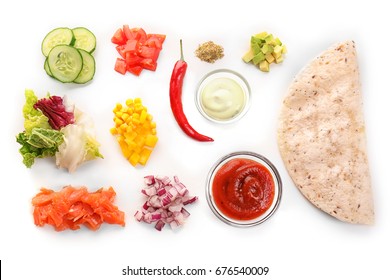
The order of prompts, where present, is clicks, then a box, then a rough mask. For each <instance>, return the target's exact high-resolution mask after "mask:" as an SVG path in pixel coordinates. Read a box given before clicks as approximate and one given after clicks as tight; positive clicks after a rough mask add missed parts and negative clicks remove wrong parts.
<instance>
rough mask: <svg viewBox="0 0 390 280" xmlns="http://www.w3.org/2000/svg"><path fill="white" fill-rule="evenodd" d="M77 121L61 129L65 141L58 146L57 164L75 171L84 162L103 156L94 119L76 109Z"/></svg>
mask: <svg viewBox="0 0 390 280" xmlns="http://www.w3.org/2000/svg"><path fill="white" fill-rule="evenodd" d="M76 117H77V118H76V123H74V124H69V125H67V126H66V127H64V128H62V129H61V132H63V133H64V142H63V143H62V144H61V145H60V146H59V147H58V152H57V153H56V164H57V166H58V167H63V168H67V169H68V171H69V172H74V171H75V170H76V169H77V167H79V166H80V165H81V164H82V163H84V162H86V161H89V160H93V159H96V158H98V157H99V158H103V156H102V155H101V154H100V152H99V146H100V144H99V143H98V142H97V141H96V138H95V131H94V126H93V122H92V120H91V119H90V118H89V116H87V115H86V114H83V113H82V112H80V111H76Z"/></svg>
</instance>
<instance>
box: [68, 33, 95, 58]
mask: <svg viewBox="0 0 390 280" xmlns="http://www.w3.org/2000/svg"><path fill="white" fill-rule="evenodd" d="M72 32H73V35H74V37H75V41H74V44H73V46H74V47H75V48H78V49H82V50H85V51H87V52H89V53H92V52H93V51H94V50H95V48H96V37H95V35H94V34H93V33H92V32H91V31H89V30H88V29H87V28H85V27H76V28H73V29H72Z"/></svg>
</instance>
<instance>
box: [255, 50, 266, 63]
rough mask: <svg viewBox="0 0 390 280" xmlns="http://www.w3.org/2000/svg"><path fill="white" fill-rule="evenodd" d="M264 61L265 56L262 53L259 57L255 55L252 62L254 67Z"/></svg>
mask: <svg viewBox="0 0 390 280" xmlns="http://www.w3.org/2000/svg"><path fill="white" fill-rule="evenodd" d="M264 59H265V55H264V54H263V53H262V52H259V53H258V54H257V55H255V56H254V57H253V60H252V62H253V64H254V65H257V64H259V63H260V62H261V61H263V60H264Z"/></svg>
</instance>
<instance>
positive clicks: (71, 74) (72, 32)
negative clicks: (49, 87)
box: [41, 27, 96, 84]
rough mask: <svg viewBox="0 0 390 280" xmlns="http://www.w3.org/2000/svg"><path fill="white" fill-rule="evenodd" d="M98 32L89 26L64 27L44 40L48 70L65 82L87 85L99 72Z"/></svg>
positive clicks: (54, 31)
mask: <svg viewBox="0 0 390 280" xmlns="http://www.w3.org/2000/svg"><path fill="white" fill-rule="evenodd" d="M95 48H96V37H95V35H94V34H93V33H92V32H91V31H90V30H88V29H87V28H85V27H77V28H73V29H70V28H67V27H60V28H56V29H53V30H52V31H50V32H49V33H48V34H47V35H46V36H45V38H44V39H43V41H42V46H41V50H42V54H43V55H44V56H45V58H46V59H45V64H44V69H45V71H46V73H47V74H48V75H49V76H50V77H52V78H54V79H56V80H58V81H60V82H63V83H71V82H73V83H76V84H85V83H87V82H89V81H91V80H92V79H93V77H94V75H95V59H94V57H93V56H92V53H93V51H94V50H95Z"/></svg>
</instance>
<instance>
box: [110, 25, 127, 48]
mask: <svg viewBox="0 0 390 280" xmlns="http://www.w3.org/2000/svg"><path fill="white" fill-rule="evenodd" d="M111 42H112V43H114V44H117V45H122V44H124V43H126V38H125V34H124V33H123V30H122V28H118V30H117V31H116V32H115V33H114V36H112V38H111Z"/></svg>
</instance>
